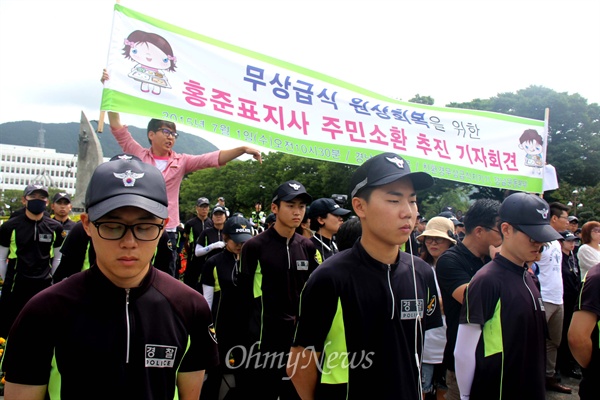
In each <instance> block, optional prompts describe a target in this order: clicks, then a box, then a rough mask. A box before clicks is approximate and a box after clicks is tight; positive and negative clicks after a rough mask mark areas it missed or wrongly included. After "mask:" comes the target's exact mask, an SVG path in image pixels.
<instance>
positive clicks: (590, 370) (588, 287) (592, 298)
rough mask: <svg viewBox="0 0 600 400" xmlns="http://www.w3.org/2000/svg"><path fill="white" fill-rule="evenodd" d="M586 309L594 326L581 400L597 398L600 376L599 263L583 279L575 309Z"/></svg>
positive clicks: (581, 389)
mask: <svg viewBox="0 0 600 400" xmlns="http://www.w3.org/2000/svg"><path fill="white" fill-rule="evenodd" d="M579 310H583V311H588V312H591V313H592V314H595V315H596V326H595V327H594V330H593V331H592V359H591V361H590V364H589V365H588V367H587V368H584V369H583V371H582V372H583V378H582V379H581V382H580V384H579V396H580V397H581V399H582V400H591V399H597V398H598V377H600V264H598V265H596V266H594V267H592V268H591V269H590V270H589V271H588V273H587V275H586V277H585V280H584V281H583V287H582V288H581V296H580V297H579V302H578V304H577V305H576V308H575V311H579Z"/></svg>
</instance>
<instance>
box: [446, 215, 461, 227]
mask: <svg viewBox="0 0 600 400" xmlns="http://www.w3.org/2000/svg"><path fill="white" fill-rule="evenodd" d="M449 220H450V221H452V223H453V224H454V226H465V224H464V223H463V222H462V221H461V220H459V219H458V218H456V217H450V218H449Z"/></svg>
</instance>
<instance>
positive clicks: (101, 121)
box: [96, 0, 121, 133]
mask: <svg viewBox="0 0 600 400" xmlns="http://www.w3.org/2000/svg"><path fill="white" fill-rule="evenodd" d="M116 3H117V4H121V0H116ZM112 25H113V27H114V25H115V15H114V11H113V23H112ZM110 36H111V37H110V39H111V41H110V42H111V43H112V29H111V35H110ZM109 55H110V46H109V49H108V55H107V57H106V58H107V60H108V58H109ZM105 115H106V111H104V110H100V117H98V129H97V130H96V132H97V133H102V132H103V131H104V117H105Z"/></svg>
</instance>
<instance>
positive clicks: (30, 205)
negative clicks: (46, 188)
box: [27, 199, 46, 215]
mask: <svg viewBox="0 0 600 400" xmlns="http://www.w3.org/2000/svg"><path fill="white" fill-rule="evenodd" d="M27 209H28V210H29V212H30V213H32V214H36V215H37V214H41V213H43V212H44V210H45V209H46V200H40V199H33V200H27Z"/></svg>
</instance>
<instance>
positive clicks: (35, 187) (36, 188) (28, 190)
mask: <svg viewBox="0 0 600 400" xmlns="http://www.w3.org/2000/svg"><path fill="white" fill-rule="evenodd" d="M33 192H42V193H44V194H45V195H46V197H48V188H47V187H46V186H44V185H42V184H41V183H30V184H29V185H27V187H25V190H23V197H25V196H29V195H30V194H32V193H33Z"/></svg>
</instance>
